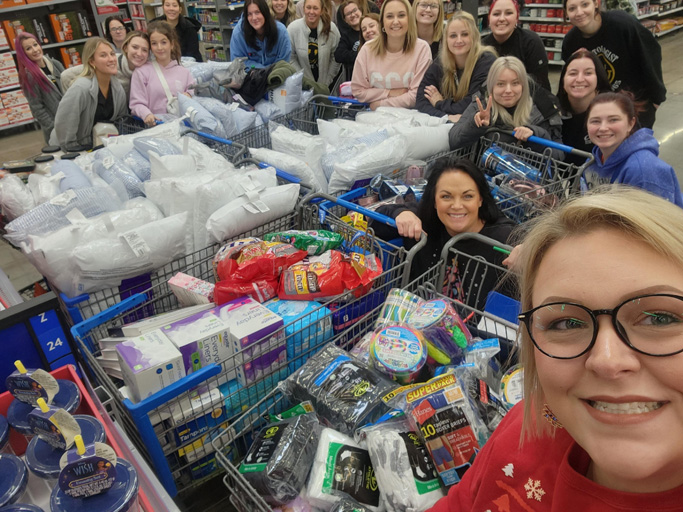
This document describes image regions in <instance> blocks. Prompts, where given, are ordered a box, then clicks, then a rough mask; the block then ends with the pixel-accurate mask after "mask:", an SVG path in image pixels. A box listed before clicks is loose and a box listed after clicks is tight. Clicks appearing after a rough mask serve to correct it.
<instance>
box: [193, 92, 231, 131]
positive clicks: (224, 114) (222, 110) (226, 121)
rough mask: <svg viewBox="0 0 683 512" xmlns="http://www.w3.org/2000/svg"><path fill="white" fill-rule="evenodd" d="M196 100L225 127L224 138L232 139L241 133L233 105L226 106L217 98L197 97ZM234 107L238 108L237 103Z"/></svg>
mask: <svg viewBox="0 0 683 512" xmlns="http://www.w3.org/2000/svg"><path fill="white" fill-rule="evenodd" d="M194 99H195V101H196V102H197V103H199V104H200V105H201V106H203V107H204V108H205V109H206V110H208V111H209V112H211V113H212V114H213V115H214V116H215V117H216V119H218V121H219V122H220V123H221V124H222V125H223V133H224V135H223V137H224V138H226V139H231V138H232V137H234V136H235V135H237V134H238V133H239V129H238V127H237V122H236V120H235V116H234V113H233V112H234V107H232V105H226V104H225V103H223V102H222V101H220V100H218V99H216V98H204V97H201V96H196V97H195V98H194ZM234 105H235V106H237V103H235V104H234Z"/></svg>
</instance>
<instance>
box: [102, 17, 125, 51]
mask: <svg viewBox="0 0 683 512" xmlns="http://www.w3.org/2000/svg"><path fill="white" fill-rule="evenodd" d="M126 34H128V28H127V27H126V25H124V23H123V18H122V17H121V16H109V17H108V18H107V19H106V20H104V37H105V38H106V39H107V40H108V41H109V42H110V43H112V44H113V45H114V51H115V52H116V53H121V52H122V50H123V42H124V41H125V40H126Z"/></svg>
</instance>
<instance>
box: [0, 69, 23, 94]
mask: <svg viewBox="0 0 683 512" xmlns="http://www.w3.org/2000/svg"><path fill="white" fill-rule="evenodd" d="M13 85H19V72H18V71H17V68H12V69H0V89H2V88H4V87H11V86H13Z"/></svg>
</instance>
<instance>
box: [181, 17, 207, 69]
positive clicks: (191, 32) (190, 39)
mask: <svg viewBox="0 0 683 512" xmlns="http://www.w3.org/2000/svg"><path fill="white" fill-rule="evenodd" d="M185 21H186V24H185V27H184V28H185V35H184V39H185V44H184V46H185V53H184V55H187V56H188V57H194V59H195V60H196V61H197V62H203V61H204V59H203V58H202V54H201V52H200V51H199V35H198V31H197V29H196V28H195V26H194V25H193V24H192V22H191V21H190V20H189V19H186V20H185Z"/></svg>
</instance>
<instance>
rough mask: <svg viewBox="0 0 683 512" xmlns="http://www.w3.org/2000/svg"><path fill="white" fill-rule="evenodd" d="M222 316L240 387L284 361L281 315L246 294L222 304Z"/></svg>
mask: <svg viewBox="0 0 683 512" xmlns="http://www.w3.org/2000/svg"><path fill="white" fill-rule="evenodd" d="M224 306H227V307H226V308H225V310H224V311H225V316H223V318H224V319H225V321H226V323H227V325H228V327H229V329H230V339H231V340H232V346H233V349H234V353H235V354H237V356H236V359H237V361H236V364H237V380H238V381H239V382H240V384H242V385H243V386H247V385H248V384H250V383H251V382H254V381H255V380H257V379H260V378H261V377H263V376H264V375H268V374H270V373H272V372H273V371H274V369H275V368H277V367H278V366H279V365H281V364H284V363H285V362H286V361H287V341H286V339H285V331H284V329H282V327H283V325H284V323H283V321H282V318H280V317H279V316H278V315H276V314H275V313H273V312H272V311H270V310H269V309H268V308H266V307H265V306H263V305H261V304H259V303H258V302H257V301H255V300H253V299H250V298H249V297H242V298H241V299H236V300H233V301H232V302H228V303H227V304H224Z"/></svg>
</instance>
